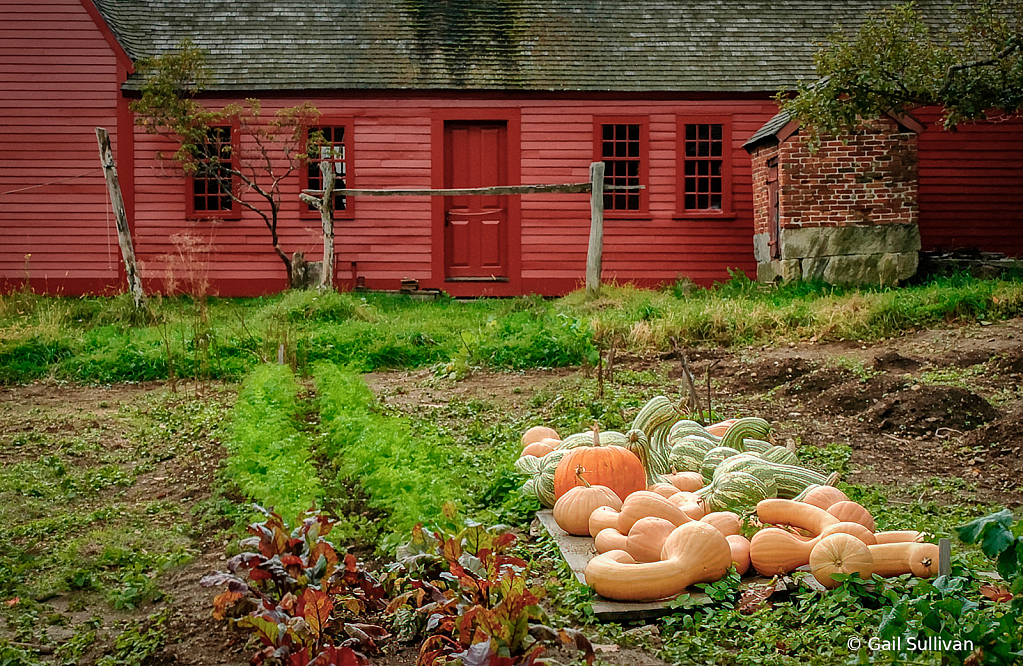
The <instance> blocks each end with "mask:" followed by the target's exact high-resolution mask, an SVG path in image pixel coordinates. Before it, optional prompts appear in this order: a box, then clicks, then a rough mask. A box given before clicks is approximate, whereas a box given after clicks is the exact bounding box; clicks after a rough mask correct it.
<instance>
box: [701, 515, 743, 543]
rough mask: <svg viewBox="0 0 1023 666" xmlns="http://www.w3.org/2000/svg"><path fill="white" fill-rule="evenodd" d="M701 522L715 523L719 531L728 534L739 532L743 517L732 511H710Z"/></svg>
mask: <svg viewBox="0 0 1023 666" xmlns="http://www.w3.org/2000/svg"><path fill="white" fill-rule="evenodd" d="M700 522H703V523H707V524H708V525H713V526H714V527H716V528H717V530H718V531H719V532H721V533H722V534H724V535H725V536H726V537H727V536H732V535H734V534H738V533H739V531H740V528H741V527H742V519H741V518H739V516H738V515H736V514H734V513H732V512H731V511H715V512H714V513H708V514H707V515H706V516H704V517H703V518H700Z"/></svg>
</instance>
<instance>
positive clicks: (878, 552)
mask: <svg viewBox="0 0 1023 666" xmlns="http://www.w3.org/2000/svg"><path fill="white" fill-rule="evenodd" d="M868 548H869V549H870V555H871V557H873V558H874V573H876V574H877V575H879V576H884V577H886V578H887V577H889V576H901V575H902V574H907V573H911V574H913V575H914V576H920V577H921V578H931V577H933V576H937V575H938V546H937V545H936V544H933V543H916V542H907V543H879V544H876V545H874V546H868Z"/></svg>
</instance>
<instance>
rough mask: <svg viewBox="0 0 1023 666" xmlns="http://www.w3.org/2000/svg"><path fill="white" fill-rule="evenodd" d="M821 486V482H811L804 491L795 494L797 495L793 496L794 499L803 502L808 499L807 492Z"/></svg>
mask: <svg viewBox="0 0 1023 666" xmlns="http://www.w3.org/2000/svg"><path fill="white" fill-rule="evenodd" d="M820 487H821V484H819V483H811V484H810V485H808V486H807V487H806V488H803V492H801V493H799V494H798V495H796V496H795V497H793V498H792V499H794V500H795V501H797V502H802V501H803V500H805V499H806V494H807V493H808V492H810V491H811V490H813V489H814V488H820Z"/></svg>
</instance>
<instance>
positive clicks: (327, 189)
mask: <svg viewBox="0 0 1023 666" xmlns="http://www.w3.org/2000/svg"><path fill="white" fill-rule="evenodd" d="M320 174H321V175H322V176H323V196H322V197H320V221H321V222H322V223H323V265H322V266H321V267H320V268H321V271H320V289H321V290H324V289H333V288H334V163H333V162H328V161H327V160H323V161H321V162H320Z"/></svg>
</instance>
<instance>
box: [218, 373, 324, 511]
mask: <svg viewBox="0 0 1023 666" xmlns="http://www.w3.org/2000/svg"><path fill="white" fill-rule="evenodd" d="M298 411H299V402H298V384H297V382H296V381H295V377H294V375H293V374H292V371H291V369H290V368H289V367H288V366H286V365H269V364H267V365H261V366H258V367H256V369H255V370H253V371H252V373H251V374H250V375H249V376H248V377H246V378H245V381H244V382H242V386H241V390H240V391H239V392H238V400H237V402H236V403H235V406H234V410H233V412H232V415H231V425H230V437H229V439H228V441H227V450H228V453H229V456H228V459H227V465H226V467H225V473H226V474H227V475H228V477H229V478H230V479H232V480H233V481H234V482H235V483H237V484H238V486H239V488H241V490H242V492H243V493H245V495H247V496H248V497H249V498H251V499H253V500H255V501H256V502H258V503H260V504H262V505H264V506H272V507H274V508H275V509H276V510H277V511H278V513H280V514H281V515H283V516H285V517H286V518H288V519H289V520H291V519H293V518H295V517H296V516H298V515H299V514H300V513H302V512H303V511H305V510H306V509H308V508H309V507H310V506H312V505H313V504H314V503H316V502H318V501H319V500H320V498H321V497H322V494H323V493H322V490H321V485H320V480H319V477H318V476H317V474H316V470H315V468H314V467H313V465H312V463H311V462H310V451H309V443H308V441H307V439H306V438H305V436H304V435H303V434H302V432H301V431H300V429H299V427H298V422H297V420H296V416H297V414H298Z"/></svg>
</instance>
